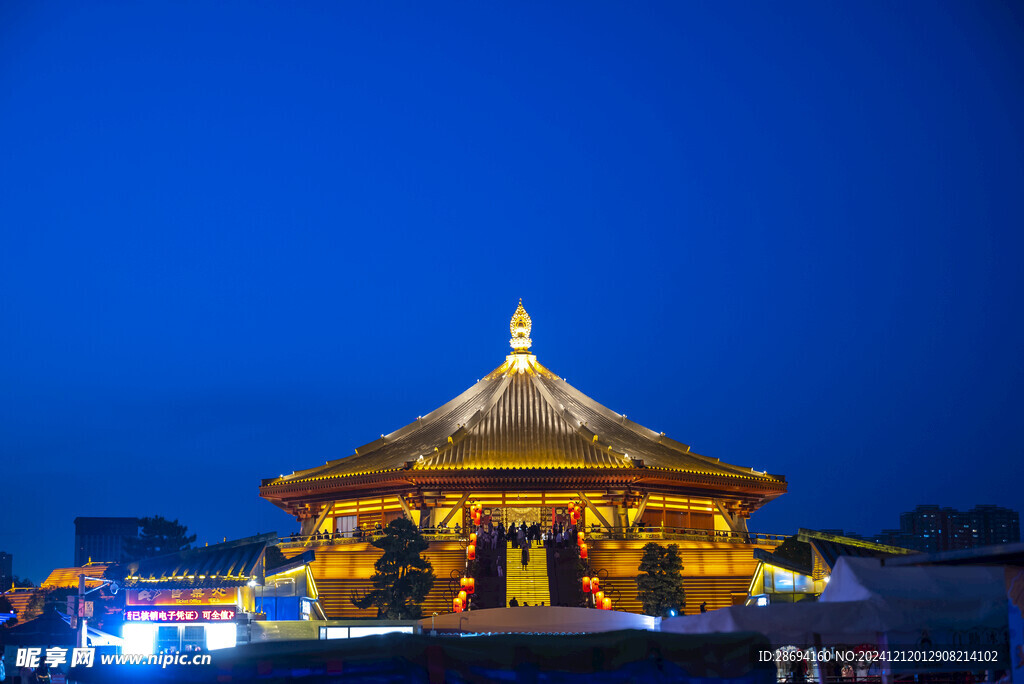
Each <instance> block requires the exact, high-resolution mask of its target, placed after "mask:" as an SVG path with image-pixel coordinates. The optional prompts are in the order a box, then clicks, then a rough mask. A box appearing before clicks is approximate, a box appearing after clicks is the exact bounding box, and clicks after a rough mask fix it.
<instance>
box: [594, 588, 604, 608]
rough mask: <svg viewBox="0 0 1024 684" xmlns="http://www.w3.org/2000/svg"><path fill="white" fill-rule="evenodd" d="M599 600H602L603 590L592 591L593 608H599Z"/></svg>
mask: <svg viewBox="0 0 1024 684" xmlns="http://www.w3.org/2000/svg"><path fill="white" fill-rule="evenodd" d="M601 601H604V592H603V591H595V592H594V607H595V608H600V607H601Z"/></svg>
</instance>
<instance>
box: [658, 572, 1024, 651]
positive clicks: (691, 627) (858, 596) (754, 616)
mask: <svg viewBox="0 0 1024 684" xmlns="http://www.w3.org/2000/svg"><path fill="white" fill-rule="evenodd" d="M1005 591H1006V590H1005V589H1004V588H1003V571H1002V569H1001V568H977V567H974V568H964V567H898V568H887V567H884V566H882V565H881V563H880V561H879V560H878V559H874V558H845V557H844V558H840V559H839V562H838V563H837V564H836V568H835V570H834V571H833V573H832V577H831V579H830V582H829V585H828V587H827V588H826V589H825V592H824V593H823V594H822V595H821V598H820V599H819V601H804V602H801V603H783V604H774V605H769V606H733V607H731V608H723V609H720V610H716V611H712V612H710V613H704V614H702V615H690V616H685V617H677V618H671V619H668V620H663V621H662V623H661V629H662V631H668V632H679V633H684V634H705V633H710V632H735V631H754V632H760V633H761V634H764V635H765V636H767V637H768V638H769V640H770V641H771V642H772V644H774V645H776V646H783V645H787V644H799V645H805V646H810V645H813V644H814V643H816V639H820V640H821V643H823V644H826V645H827V644H851V643H861V642H867V643H872V642H876V640H877V639H878V637H879V636H880V635H881V634H890V635H896V634H901V635H910V634H915V633H917V634H919V633H921V632H922V631H924V630H930V631H935V632H939V631H958V630H970V629H979V628H984V629H1000V628H1003V629H1005V626H1006V593H1005Z"/></svg>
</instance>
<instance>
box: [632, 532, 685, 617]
mask: <svg viewBox="0 0 1024 684" xmlns="http://www.w3.org/2000/svg"><path fill="white" fill-rule="evenodd" d="M637 570H638V571H639V573H640V574H639V575H637V578H636V586H637V589H639V592H638V593H637V598H638V599H640V602H641V603H643V606H644V613H646V614H647V615H654V616H655V617H658V616H661V617H667V616H668V615H669V611H672V610H674V611H676V612H679V611H681V610H682V609H683V607H685V606H686V593H685V592H684V591H683V575H682V571H683V559H682V558H680V557H679V546H678V545H677V544H669V545H668V547H664V546H661V545H660V544H655V543H654V542H651V543H649V544H647V545H645V546H644V555H643V558H642V559H641V560H640V567H639V568H637Z"/></svg>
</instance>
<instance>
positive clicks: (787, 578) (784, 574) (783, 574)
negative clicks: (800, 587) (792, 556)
mask: <svg viewBox="0 0 1024 684" xmlns="http://www.w3.org/2000/svg"><path fill="white" fill-rule="evenodd" d="M775 591H776V592H777V593H782V592H786V593H788V592H792V591H793V573H791V572H790V571H789V570H783V569H782V568H775Z"/></svg>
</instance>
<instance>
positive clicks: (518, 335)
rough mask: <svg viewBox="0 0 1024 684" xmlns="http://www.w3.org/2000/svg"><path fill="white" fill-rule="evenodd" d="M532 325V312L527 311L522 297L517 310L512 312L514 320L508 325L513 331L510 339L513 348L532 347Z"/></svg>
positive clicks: (516, 349)
mask: <svg viewBox="0 0 1024 684" xmlns="http://www.w3.org/2000/svg"><path fill="white" fill-rule="evenodd" d="M532 327H533V324H532V323H531V322H530V314H528V313H526V309H524V308H523V300H522V299H521V298H520V300H519V306H518V307H517V308H516V312H515V313H514V314H512V322H511V323H509V326H508V329H509V331H511V333H512V339H511V340H509V344H510V345H512V349H514V350H515V351H517V352H519V351H526V350H527V349H529V348H530V345H532V344H533V340H531V339H530V330H531V329H532Z"/></svg>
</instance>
